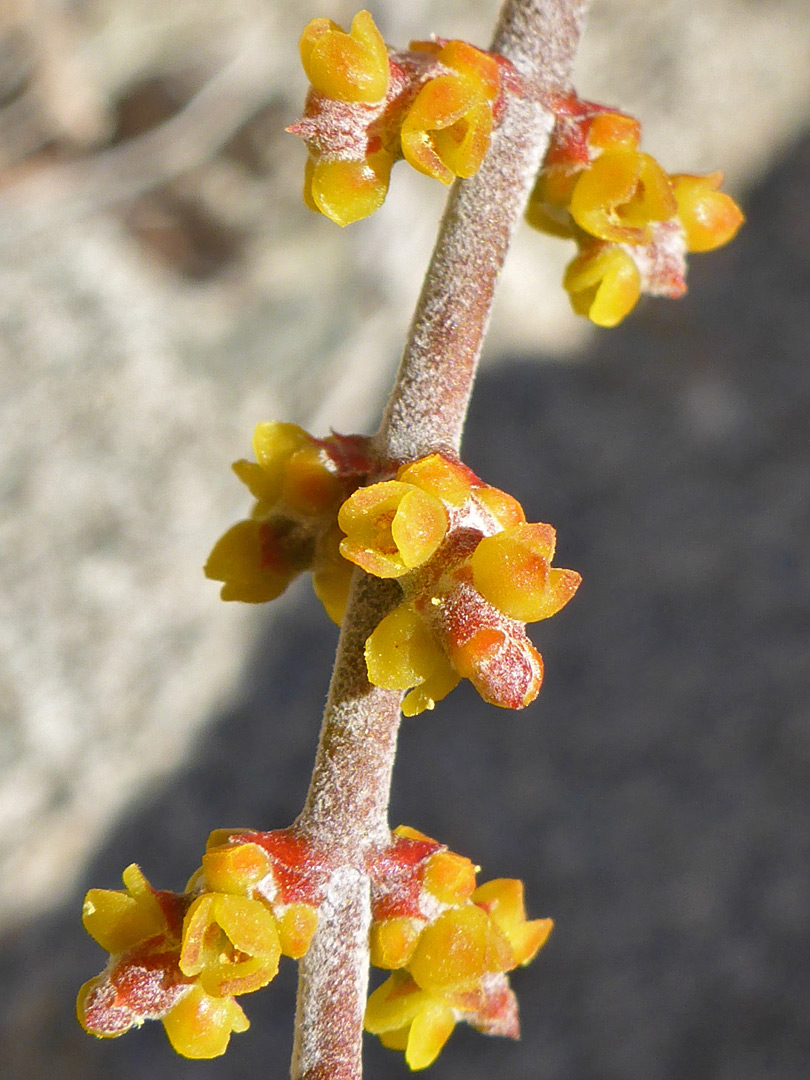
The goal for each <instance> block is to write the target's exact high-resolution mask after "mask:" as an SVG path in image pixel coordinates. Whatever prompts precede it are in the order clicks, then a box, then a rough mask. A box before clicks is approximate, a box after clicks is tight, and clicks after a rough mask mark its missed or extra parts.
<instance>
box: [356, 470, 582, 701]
mask: <svg viewBox="0 0 810 1080" xmlns="http://www.w3.org/2000/svg"><path fill="white" fill-rule="evenodd" d="M338 524H339V525H340V528H341V530H342V531H343V532H344V533H345V534H346V536H345V539H343V540H342V541H341V544H340V551H341V553H342V555H343V556H344V557H345V558H346V559H348V560H350V561H351V562H353V563H355V564H356V565H358V566H361V567H362V568H363V569H364V570H366V571H367V572H368V573H370V574H373V575H375V576H376V577H382V578H396V579H397V580H398V581H399V584H400V586H401V587H402V591H403V594H404V599H403V601H402V603H401V604H400V605H399V606H398V607H396V608H395V609H394V610H393V611H392V612H391V613H390V614H389V615H387V616H386V617H385V618H384V619H383V620H382V622H381V623H380V624H379V625H378V626H377V628H376V629H375V630H374V632H373V633H372V634H371V636H370V637H369V639H368V641H367V642H366V650H365V651H366V665H367V668H368V677H369V681H370V682H371V683H373V684H374V685H375V686H381V687H385V688H386V689H390V690H410V691H411V692H410V693H409V694H408V695H407V696H406V697H405V700H404V701H403V704H402V710H403V712H404V713H405V715H406V716H413V715H415V714H417V713H420V712H422V711H424V710H425V709H431V708H433V705H434V703H435V702H436V701H438V700H440V699H441V698H443V697H444V696H445V695H446V694H448V693H449V692H450V691H451V690H452V689H453V687H454V686H456V684H457V683H458V682H459V680H460V679H461V678H468V679H470V681H471V682H472V683H473V685H474V686H475V688H476V689H477V690H478V692H479V693H480V694H481V696H482V697H483V698H484V699H485V700H486V701H489V702H491V703H492V704H494V705H500V706H503V707H504V708H511V709H519V708H523V707H524V706H525V705H528V704H529V703H530V702H531V701H533V700H534V699H535V697H536V696H537V694H538V692H539V690H540V684H541V682H542V677H543V662H542V658H541V656H540V654H539V653H538V652H537V650H536V649H535V648H534V646H533V645H532V644H531V642H530V641H529V639H528V637H527V635H526V628H525V623H526V622H533V621H536V620H538V619H546V618H548V617H549V616H551V615H554V614H555V613H556V612H557V611H559V610H560V608H562V607H563V606H564V605H565V604H566V603H567V602H568V601H569V600H570V599H571V597H572V596H573V594H574V592H575V591H576V589H577V587H578V585H579V582H580V576H579V574H577V573H576V572H575V571H573V570H563V569H559V568H557V567H552V566H551V565H550V564H551V560H552V557H553V555H554V544H555V532H554V529H553V528H552V527H551V526H550V525H545V524H529V523H528V522H527V521H526V518H525V515H524V513H523V510H522V508H521V506H520V504H519V503H518V502H517V501H516V500H515V499H513V498H512V497H511V496H510V495H507V494H506V493H505V492H503V491H499V490H498V489H497V488H493V487H490V486H489V485H487V484H484V483H483V481H482V480H480V479H479V478H478V477H477V476H476V475H475V473H473V472H472V470H470V469H468V468H467V467H466V466H465V465H462V464H461V463H460V462H458V461H455V460H451V459H450V458H449V457H446V456H445V455H443V454H431V455H429V456H428V457H425V458H421V459H420V460H419V461H416V462H413V463H411V464H408V465H403V466H402V467H401V468H400V469H399V470H398V472H397V474H396V478H395V479H393V480H387V481H383V482H381V483H377V484H372V485H370V486H369V487H364V488H360V489H358V490H357V491H355V493H354V494H353V495H351V496H350V498H349V499H347V500H346V502H345V503H344V504H343V505H342V506H341V508H340V512H339V514H338Z"/></svg>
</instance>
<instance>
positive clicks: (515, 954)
mask: <svg viewBox="0 0 810 1080" xmlns="http://www.w3.org/2000/svg"><path fill="white" fill-rule="evenodd" d="M476 870H477V868H476V867H475V866H473V864H472V863H471V862H470V860H469V859H466V858H464V857H463V856H461V855H456V854H455V853H453V852H451V851H448V850H447V848H446V847H444V846H443V845H441V844H438V843H437V842H436V841H435V840H431V839H430V838H429V837H427V836H425V835H424V834H422V833H420V832H417V831H416V830H415V829H411V828H407V827H404V826H400V827H399V828H398V829H396V830H395V832H394V839H393V843H392V844H391V846H390V847H389V848H388V849H387V850H386V851H385V852H384V853H383V854H382V855H381V856H379V857H378V859H377V861H376V865H375V866H374V867H373V875H372V876H373V886H372V935H371V962H372V964H374V965H375V966H376V967H380V968H384V969H386V970H388V971H391V972H392V974H391V975H390V976H389V978H388V979H387V980H386V981H385V982H384V983H383V984H382V985H381V986H380V987H378V988H377V989H376V990H375V991H374V992H373V993H372V994H371V996H370V998H369V1000H368V1005H367V1008H366V1018H365V1026H366V1030H367V1031H369V1032H371V1033H372V1034H374V1035H379V1036H380V1038H381V1041H382V1043H383V1045H385V1046H387V1047H389V1048H391V1049H394V1050H404V1051H405V1060H406V1061H407V1063H408V1065H409V1066H410V1067H411V1068H412V1069H424V1068H426V1067H427V1066H428V1065H430V1064H431V1063H432V1062H433V1061H434V1060H435V1059H436V1057H437V1056H438V1054H439V1052H440V1051H441V1049H442V1047H443V1046H444V1044H445V1042H446V1041H447V1039H448V1038H449V1037H450V1034H451V1032H452V1031H453V1028H454V1026H455V1024H456V1023H457V1022H458V1021H459V1020H464V1021H466V1022H467V1023H469V1024H471V1025H472V1026H473V1027H475V1028H477V1029H478V1030H479V1031H483V1032H484V1033H485V1034H490V1035H506V1036H511V1037H512V1038H517V1037H518V1035H519V1024H518V1012H517V1003H516V1001H515V997H514V994H513V993H512V990H511V988H510V987H509V982H508V979H507V978H506V972H508V971H511V970H512V969H513V968H515V967H518V966H520V965H524V964H528V963H529V961H530V960H532V959H533V957H534V956H535V955H536V954H537V952H538V950H539V949H540V947H541V946H542V945H543V943H544V942H545V940H546V939H547V937H548V935H549V933H550V932H551V927H552V922H551V920H550V919H536V920H534V921H532V922H527V921H526V912H525V909H524V906H523V884H522V882H520V881H517V880H513V879H507V878H501V879H497V880H495V881H489V882H487V883H486V884H484V885H481V886H479V887H478V888H476V883H475V875H476Z"/></svg>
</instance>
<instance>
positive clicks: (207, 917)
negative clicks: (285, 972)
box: [180, 892, 281, 997]
mask: <svg viewBox="0 0 810 1080" xmlns="http://www.w3.org/2000/svg"><path fill="white" fill-rule="evenodd" d="M280 956H281V945H280V944H279V939H278V931H277V930H276V922H275V919H274V918H273V914H272V912H271V911H270V910H269V909H268V908H267V907H266V906H265V905H264V904H263V903H261V901H259V900H252V899H250V898H249V897H247V896H236V895H234V894H232V893H208V892H207V893H204V894H203V895H202V896H199V897H198V898H197V899H196V900H195V901H194V902H193V903H192V905H191V907H190V908H189V910H188V913H187V915H186V918H185V920H184V922H183V942H182V948H181V951H180V970H181V971H182V972H183V974H184V975H187V976H196V977H197V978H198V981H199V984H200V986H202V988H203V989H204V990H205V991H206V992H207V993H209V994H212V995H214V996H215V997H225V996H228V995H232V994H247V993H250V992H251V991H253V990H259V989H260V988H261V987H262V986H266V985H267V984H268V983H269V982H270V981H271V980H272V979H273V978H275V975H276V973H277V971H278V961H279V957H280Z"/></svg>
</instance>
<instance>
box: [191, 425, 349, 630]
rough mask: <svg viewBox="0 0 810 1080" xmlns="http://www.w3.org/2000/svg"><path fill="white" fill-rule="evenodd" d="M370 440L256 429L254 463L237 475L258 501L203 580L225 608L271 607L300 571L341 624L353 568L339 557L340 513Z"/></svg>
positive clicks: (244, 464)
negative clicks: (233, 604) (238, 604)
mask: <svg viewBox="0 0 810 1080" xmlns="http://www.w3.org/2000/svg"><path fill="white" fill-rule="evenodd" d="M366 446H367V440H366V439H365V438H364V437H362V436H359V435H356V436H344V435H331V436H329V438H326V439H315V438H313V437H312V436H311V435H308V434H307V433H306V432H305V431H303V430H302V429H301V428H300V427H298V426H297V425H295V424H282V423H264V424H258V425H257V427H256V430H255V431H254V433H253V450H254V453H255V455H256V461H255V462H253V461H237V462H236V463H235V464H234V466H233V469H234V472H235V473H236V475H237V476H238V477H239V479H240V480H241V481H242V483H243V484H245V485H246V487H247V488H248V490H249V491H250V493H251V495H253V496H254V498H255V499H256V503H255V505H254V507H253V511H252V513H251V515H250V517H249V518H248V519H247V520H246V521H240V522H238V523H237V524H236V525H234V526H233V527H232V528H230V529H229V530H228V531H227V532H226V533H225V535H224V536H222V537H221V538H220V539H219V540H218V542H217V544H216V545H215V547H214V549H213V551H212V552H211V554H210V556H209V557H208V562H207V563H206V565H205V573H206V575H207V576H208V577H210V578H213V579H214V580H216V581H222V582H224V583H225V584H224V585H223V587H222V599H223V600H242V601H246V602H248V603H262V602H263V601H266V600H273V599H275V597H277V596H279V595H280V594H281V593H283V592H284V590H285V589H286V588H287V586H288V585H289V583H290V582H291V581H292V580H293V578H295V577H297V576H298V574H300V573H301V572H302V571H303V570H312V575H313V586H314V589H315V593H316V595H317V596H318V598H319V599H320V600H321V602H322V603H323V605H324V607H325V609H326V611H327V613H328V615H329V616H330V618H332V619H333V620H334V621H335V622H337V623H339V622H340V620H341V618H342V617H343V610H344V608H345V606H346V598H347V595H348V589H349V581H350V579H351V567H350V566H349V565H348V564H347V563H346V561H345V560H344V559H343V558H342V557H341V556H340V554H339V551H338V546H339V543H340V539H341V534H340V533H339V531H338V528H337V511H338V507H339V506H340V504H341V503H342V502H343V500H344V499H345V498H346V497H347V496H348V495H349V494H351V492H353V491H354V490H355V488H356V487H357V486H358V484H359V483H360V482H361V481H362V479H363V477H364V476H365V473H366V471H367V470H368V460H367V454H366Z"/></svg>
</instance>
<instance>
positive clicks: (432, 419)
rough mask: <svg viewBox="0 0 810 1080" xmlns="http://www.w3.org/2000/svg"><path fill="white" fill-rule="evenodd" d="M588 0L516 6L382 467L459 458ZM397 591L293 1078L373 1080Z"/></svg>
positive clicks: (431, 278)
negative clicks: (391, 635)
mask: <svg viewBox="0 0 810 1080" xmlns="http://www.w3.org/2000/svg"><path fill="white" fill-rule="evenodd" d="M587 6H588V0H506V3H505V4H504V6H503V9H502V11H501V15H500V19H499V22H498V25H497V28H496V31H495V36H494V39H493V43H492V50H493V51H494V52H497V53H500V54H501V55H502V56H505V57H506V58H507V59H508V60H510V61H511V62H512V64H514V66H515V68H516V69H517V71H518V72H519V74H520V76H521V77H522V79H523V82H524V86H526V87H528V88H530V91H531V92H530V93H524V94H523V95H522V96H517V95H515V96H513V95H508V100H507V101H506V103H505V107H504V112H503V117H502V120H501V123H500V125H499V126H498V128H497V129H496V130H495V132H494V133H493V136H492V143H491V146H490V149H489V151H488V153H487V156H486V158H485V160H484V162H483V164H482V166H481V168H480V170H479V171H478V173H477V174H476V175H475V176H474V177H472V178H471V179H469V180H464V181H460V182H458V183H456V184H455V185H454V187H453V190H452V192H451V194H450V198H449V201H448V205H447V209H446V211H445V215H444V218H443V220H442V224H441V227H440V230H439V236H438V239H437V242H436V247H435V250H434V253H433V258H432V260H431V263H430V267H429V269H428V272H427V277H426V279H425V284H424V287H423V289H422V294H421V296H420V299H419V302H418V305H417V308H416V312H415V314H414V318H413V322H412V324H411V328H410V333H409V337H408V342H407V344H406V347H405V351H404V354H403V357H402V361H401V364H400V368H399V371H398V373H397V377H396V381H395V384H394V388H393V391H392V394H391V397H390V400H389V402H388V405H387V408H386V410H385V414H384V417H383V421H382V424H381V426H380V430H379V431H378V433H377V436H376V448H377V453H378V456H379V460H380V462H381V463H384V462H386V461H391V460H392V459H393V460H396V461H413V460H415V459H417V458H419V457H422V456H424V455H426V454H429V453H432V452H434V451H436V450H449V451H451V452H454V453H457V452H458V450H459V447H460V443H461V432H462V427H463V425H464V419H465V417H466V413H467V406H468V403H469V399H470V394H471V391H472V384H473V379H474V377H475V371H476V367H477V364H478V359H479V357H480V354H481V348H482V345H483V340H484V335H485V333H486V329H487V325H488V323H489V317H490V311H491V307H492V300H493V297H494V292H495V285H496V282H497V279H498V275H499V273H500V270H501V267H502V266H503V262H504V259H505V257H506V253H507V250H508V247H509V244H510V241H511V238H512V235H513V233H514V231H515V228H516V227H517V223H518V221H519V219H520V216H521V214H522V212H523V208H524V206H525V203H526V200H527V198H528V195H529V192H530V190H531V186H532V184H533V181H534V178H535V176H536V174H537V172H538V170H539V167H540V163H541V161H542V159H543V156H544V154H545V152H546V148H547V146H548V140H549V135H550V133H551V128H552V126H553V123H554V118H553V115H552V114H551V113H550V112H549V111H548V109H547V108H545V107H544V105H543V104H542V99H543V97H544V96H545V95H547V94H549V93H553V92H556V93H561V92H565V91H567V90H568V89H570V77H571V69H572V66H573V61H574V55H575V52H576V48H577V45H578V42H579V39H580V36H581V33H582V28H583V24H584V19H585V11H586V8H587ZM398 596H399V589H398V587H397V586H396V584H395V583H392V582H390V581H381V580H379V579H375V578H370V577H367V576H366V575H364V574H363V573H362V572H361V571H359V570H358V571H355V581H354V587H353V590H352V594H351V597H350V599H349V604H348V608H347V611H346V615H345V618H344V621H343V628H342V632H341V639H340V643H339V645H338V655H337V660H336V663H335V669H334V673H333V676H332V682H331V686H330V690H329V697H328V700H327V704H326V711H325V714H324V719H323V726H322V728H321V735H320V743H319V747H318V753H317V757H316V761H315V767H314V771H313V775H312V780H311V783H310V788H309V793H308V796H307V801H306V804H305V807H304V810H303V811H302V813H301V816H300V817H299V819H298V822H297V829H298V830H299V832H300V833H301V834H303V835H306V836H308V837H311V838H312V839H313V840H315V841H316V842H317V843H318V845H319V846H325V847H327V848H328V850H329V851H330V852H331V853H332V854H333V855H335V856H337V861H338V862H339V863H340V864H341V867H340V869H339V870H338V871H336V872H335V874H334V876H333V879H332V882H331V885H330V888H329V889H328V891H327V897H326V900H325V903H324V906H323V908H322V910H321V917H320V920H319V926H318V931H317V933H316V936H315V940H314V942H313V945H312V947H311V948H310V951H309V953H308V954H307V955H306V956H305V957H304V959H303V960H302V961H301V964H300V969H299V970H300V974H299V991H298V1008H297V1012H296V1033H295V1046H294V1051H293V1061H292V1070H291V1075H292V1080H361V1076H362V1062H361V1043H362V1021H363V1012H364V1009H365V1000H366V991H367V983H368V933H369V926H370V918H371V914H370V883H369V878H368V874H367V872H366V859H367V857H368V855H369V854H370V853H371V852H372V851H373V850H375V849H376V848H379V847H380V846H382V845H384V844H385V843H386V842H388V839H389V833H388V821H387V808H388V802H389V793H390V784H391V773H392V768H393V762H394V755H395V751H396V738H397V731H398V727H399V720H400V710H399V706H400V700H401V697H402V695H401V694H400V693H399V692H397V691H390V690H382V689H380V688H379V687H375V686H371V685H370V684H369V682H368V678H367V675H366V666H365V658H364V652H363V649H364V644H365V641H366V640H367V638H368V636H369V634H370V633H371V631H372V630H373V629H374V627H375V626H376V625H377V624H378V623H379V621H380V619H381V618H382V617H383V616H384V615H385V614H386V613H387V612H388V611H389V610H391V608H392V606H393V605H394V604H395V603H396V601H397V599H398Z"/></svg>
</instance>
